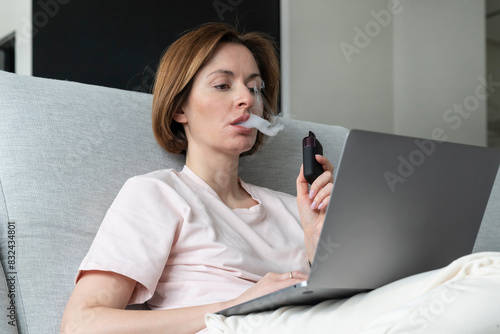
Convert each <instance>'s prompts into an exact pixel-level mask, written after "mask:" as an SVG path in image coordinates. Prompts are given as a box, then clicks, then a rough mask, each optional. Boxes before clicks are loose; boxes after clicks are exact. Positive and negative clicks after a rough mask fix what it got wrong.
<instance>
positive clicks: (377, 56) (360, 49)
mask: <svg viewBox="0 0 500 334" xmlns="http://www.w3.org/2000/svg"><path fill="white" fill-rule="evenodd" d="M386 4H387V1H386V0H374V1H369V2H368V1H357V2H353V1H348V0H335V1H332V0H313V1H307V2H306V1H302V0H283V1H282V10H287V11H288V12H289V14H288V21H286V20H285V18H283V19H282V55H283V56H284V57H287V58H288V59H284V64H283V66H284V68H283V71H284V77H283V86H284V87H283V88H284V91H283V95H284V98H283V100H284V114H285V115H287V116H289V117H292V118H296V119H301V120H309V121H314V122H321V123H327V124H338V125H342V126H345V127H348V128H353V127H356V128H359V129H373V130H377V131H385V132H391V131H392V130H393V114H392V110H393V107H392V101H393V98H392V52H391V50H392V28H390V27H383V28H381V29H380V31H379V32H378V33H377V34H372V35H373V37H369V36H368V37H369V41H368V39H363V37H361V36H362V35H364V32H363V31H364V29H365V25H366V24H367V23H369V22H372V21H373V20H374V18H373V16H372V14H371V13H370V11H372V10H376V11H379V10H381V9H384V8H386ZM368 26H370V24H368ZM359 31H361V33H359ZM287 42H288V43H287ZM352 50H355V51H352ZM352 52H354V53H352ZM287 71H288V72H289V76H288V77H286V76H285V73H287Z"/></svg>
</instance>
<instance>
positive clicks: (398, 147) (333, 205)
mask: <svg viewBox="0 0 500 334" xmlns="http://www.w3.org/2000/svg"><path fill="white" fill-rule="evenodd" d="M325 144H326V145H325V147H326V148H327V147H328V144H327V143H325ZM499 163H500V150H494V149H487V148H483V147H477V146H470V145H462V144H454V143H446V142H437V141H431V140H425V139H417V138H410V137H403V136H397V135H390V134H382V133H375V132H368V131H361V130H352V131H351V132H350V133H349V136H348V138H347V141H346V144H345V147H344V151H343V154H342V158H341V162H340V166H338V168H337V175H336V178H335V181H334V188H333V193H332V198H331V200H330V204H329V206H328V209H327V215H326V219H325V223H324V227H323V231H322V235H321V241H320V243H319V245H318V248H317V251H316V254H315V259H314V263H313V267H312V268H311V270H312V272H311V275H310V280H309V283H310V286H313V287H331V286H332V284H333V285H334V286H335V287H336V288H344V289H374V288H377V287H380V286H382V285H384V284H387V283H389V282H392V281H394V280H397V279H399V278H403V277H406V276H410V275H413V274H416V273H420V272H423V271H428V270H432V269H436V268H439V267H443V266H445V265H447V264H449V263H450V262H451V261H453V260H454V259H456V258H458V257H460V256H463V255H465V254H468V253H470V252H471V251H472V248H473V246H474V241H475V239H476V236H477V232H478V229H479V226H480V224H481V220H482V217H483V214H484V211H485V208H486V204H487V202H488V198H489V195H490V192H491V189H492V186H493V183H494V180H495V177H496V175H497V171H498V166H499Z"/></svg>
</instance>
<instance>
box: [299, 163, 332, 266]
mask: <svg viewBox="0 0 500 334" xmlns="http://www.w3.org/2000/svg"><path fill="white" fill-rule="evenodd" d="M316 161H318V162H319V163H320V164H321V166H323V170H324V172H323V174H321V175H320V176H318V178H317V179H316V180H315V181H314V182H313V184H311V189H310V190H309V187H308V183H307V181H306V179H305V178H304V166H301V167H300V173H299V176H298V177H297V206H298V208H299V214H300V222H301V223H302V228H303V229H304V243H305V246H306V250H307V257H308V258H309V262H311V263H312V260H313V257H314V253H315V251H316V247H317V245H318V241H319V236H320V233H321V229H322V228H323V221H324V219H325V214H326V207H327V205H328V203H329V202H330V196H331V193H332V189H333V165H332V164H331V163H330V161H329V160H328V159H327V158H325V157H324V156H321V155H316Z"/></svg>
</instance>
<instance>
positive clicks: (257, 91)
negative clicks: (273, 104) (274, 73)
mask: <svg viewBox="0 0 500 334" xmlns="http://www.w3.org/2000/svg"><path fill="white" fill-rule="evenodd" d="M248 90H249V91H250V93H252V94H259V93H260V92H261V91H262V89H260V88H258V87H257V86H254V87H249V88H248Z"/></svg>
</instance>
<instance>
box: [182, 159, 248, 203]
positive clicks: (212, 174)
mask: <svg viewBox="0 0 500 334" xmlns="http://www.w3.org/2000/svg"><path fill="white" fill-rule="evenodd" d="M186 166H188V167H189V169H191V170H192V171H193V172H194V173H195V174H196V175H197V176H198V177H200V178H201V179H202V180H203V181H205V182H206V183H207V184H208V185H209V186H210V187H211V188H212V189H213V190H214V191H215V192H216V193H217V195H218V196H219V198H220V199H221V200H222V202H224V203H225V204H226V205H227V206H228V207H230V208H232V209H234V208H249V207H251V206H253V205H255V204H256V202H255V200H253V198H252V196H251V195H250V194H249V193H248V192H247V191H246V190H245V189H243V187H242V186H241V184H240V182H239V176H238V167H239V157H231V156H227V155H223V154H219V155H216V154H214V153H213V152H211V153H208V152H207V151H204V152H194V150H191V151H189V150H188V152H187V154H186Z"/></svg>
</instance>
